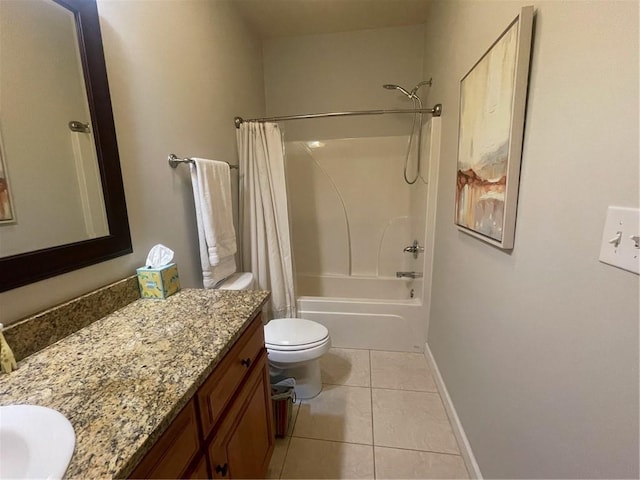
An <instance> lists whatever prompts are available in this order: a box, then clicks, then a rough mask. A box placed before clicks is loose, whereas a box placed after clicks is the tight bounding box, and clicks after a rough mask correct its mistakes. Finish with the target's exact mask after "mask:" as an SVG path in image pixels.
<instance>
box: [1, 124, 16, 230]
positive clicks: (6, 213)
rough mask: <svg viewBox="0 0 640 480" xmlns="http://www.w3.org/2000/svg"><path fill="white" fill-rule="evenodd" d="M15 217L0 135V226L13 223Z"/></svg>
mask: <svg viewBox="0 0 640 480" xmlns="http://www.w3.org/2000/svg"><path fill="white" fill-rule="evenodd" d="M15 221H16V216H15V213H14V211H13V201H12V199H11V190H10V187H9V175H8V174H7V165H6V164H5V154H4V147H3V145H2V135H1V134H0V225H2V224H5V223H15Z"/></svg>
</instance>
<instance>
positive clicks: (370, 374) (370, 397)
mask: <svg viewBox="0 0 640 480" xmlns="http://www.w3.org/2000/svg"><path fill="white" fill-rule="evenodd" d="M369 400H370V401H371V443H372V444H373V445H371V453H372V454H373V478H374V479H375V478H377V477H376V448H375V444H376V433H375V430H374V428H373V372H372V368H371V350H369Z"/></svg>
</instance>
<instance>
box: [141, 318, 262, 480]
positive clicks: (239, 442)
mask: <svg viewBox="0 0 640 480" xmlns="http://www.w3.org/2000/svg"><path fill="white" fill-rule="evenodd" d="M274 445H275V437H274V431H273V416H272V412H271V388H270V385H269V368H268V363H267V352H266V349H265V345H264V330H263V325H262V315H261V314H260V313H259V314H258V315H256V317H255V318H254V319H253V321H252V322H251V324H250V325H249V327H248V328H247V329H246V330H245V332H244V333H243V334H242V336H241V337H240V338H239V339H238V340H237V341H236V343H235V344H234V345H233V347H232V348H231V349H230V350H229V352H228V353H227V354H226V355H225V356H224V358H223V359H222V361H221V362H220V363H219V364H218V365H217V366H216V368H215V370H214V371H213V372H212V373H211V375H210V376H209V377H208V378H207V379H206V380H205V381H204V383H203V384H202V386H201V387H200V388H199V389H198V391H197V392H196V394H195V396H194V397H193V398H192V399H191V400H189V402H188V403H187V405H186V406H185V407H184V408H183V410H182V411H181V412H180V413H179V414H178V416H177V417H176V419H175V420H174V421H173V422H172V424H171V425H170V426H169V427H168V429H167V431H166V432H165V433H164V434H163V435H162V437H160V439H159V440H158V441H157V442H156V443H155V445H154V446H153V447H152V448H151V450H150V451H149V452H148V453H147V454H146V455H145V457H144V458H143V459H142V461H141V462H140V463H139V464H138V466H137V467H136V468H135V470H134V471H133V473H132V474H131V475H130V477H129V478H193V479H195V478H264V477H265V475H266V471H267V468H268V466H269V461H270V459H271V455H272V453H273V448H274Z"/></svg>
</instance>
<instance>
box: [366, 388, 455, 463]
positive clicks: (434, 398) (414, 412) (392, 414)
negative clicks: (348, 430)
mask: <svg viewBox="0 0 640 480" xmlns="http://www.w3.org/2000/svg"><path fill="white" fill-rule="evenodd" d="M372 399H373V434H374V442H375V445H377V446H382V447H397V448H409V449H413V450H428V451H431V452H442V453H454V454H459V453H460V452H459V450H458V444H457V443H456V439H455V437H454V436H453V431H452V430H451V425H450V424H449V419H448V418H447V414H446V412H445V410H444V406H443V405H442V401H441V400H440V396H439V395H438V394H437V393H429V392H407V391H402V390H379V389H373V390H372Z"/></svg>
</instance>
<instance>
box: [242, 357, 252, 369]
mask: <svg viewBox="0 0 640 480" xmlns="http://www.w3.org/2000/svg"><path fill="white" fill-rule="evenodd" d="M240 363H241V364H242V365H244V366H245V367H247V368H249V365H251V359H250V358H243V359H242V360H240Z"/></svg>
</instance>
